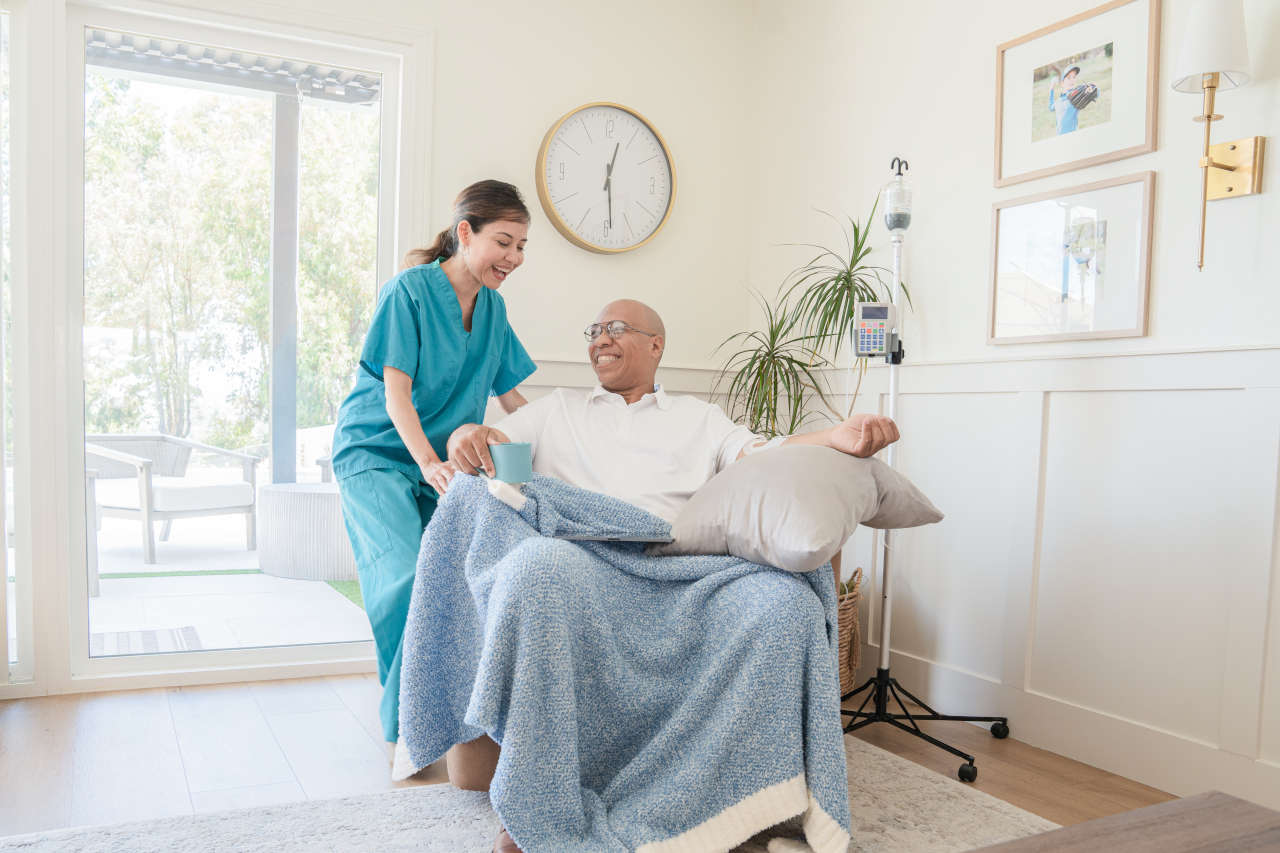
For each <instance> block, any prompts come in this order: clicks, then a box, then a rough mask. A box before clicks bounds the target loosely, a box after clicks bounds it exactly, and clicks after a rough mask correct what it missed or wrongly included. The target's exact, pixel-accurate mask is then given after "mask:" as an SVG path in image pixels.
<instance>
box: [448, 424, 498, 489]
mask: <svg viewBox="0 0 1280 853" xmlns="http://www.w3.org/2000/svg"><path fill="white" fill-rule="evenodd" d="M509 441H511V439H509V438H507V437H506V436H505V435H504V434H503V433H501V432H500V431H498V430H496V429H494V428H493V427H487V426H481V425H480V424H464V425H462V426H460V427H458V428H457V429H455V430H454V431H453V435H451V436H449V446H448V448H447V450H448V453H449V461H450V462H452V463H453V464H454V465H457V466H458V470H459V471H461V472H462V473H464V474H474V473H476V469H480V468H482V469H484V472H485V473H486V474H488V475H489V476H490V477H492V476H493V458H492V457H490V456H489V445H491V444H506V443H507V442H509Z"/></svg>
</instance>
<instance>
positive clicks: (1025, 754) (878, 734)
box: [853, 721, 1176, 826]
mask: <svg viewBox="0 0 1280 853" xmlns="http://www.w3.org/2000/svg"><path fill="white" fill-rule="evenodd" d="M1014 724H1015V725H1016V721H1015V723H1014ZM920 728H922V729H923V730H924V731H926V732H928V733H929V734H930V735H933V736H934V737H936V738H938V739H939V740H941V741H944V742H946V743H949V744H951V745H952V746H954V747H956V748H957V749H959V750H962V751H964V752H967V753H969V754H970V755H972V756H973V757H974V759H975V761H974V764H975V765H976V766H977V768H978V778H977V781H975V782H973V783H972V784H973V787H975V788H977V789H978V790H979V791H984V792H986V793H988V794H990V795H991V796H993V797H997V798H999V799H1001V800H1004V801H1005V802H1008V803H1012V804H1013V805H1015V806H1017V807H1018V808H1020V809H1026V810H1027V811H1029V812H1035V813H1036V814H1038V815H1040V816H1041V817H1043V818H1046V819H1048V820H1051V821H1053V822H1054V823H1059V824H1062V825H1063V826H1067V825H1069V824H1073V823H1083V822H1084V821H1086V820H1093V819H1094V818H1099V817H1106V816H1107V815H1112V814H1117V813H1119V812H1127V811H1131V810H1133V809H1140V808H1143V807H1144V806H1150V805H1154V804H1156V803H1163V802H1165V801H1166V800H1173V799H1176V797H1174V796H1173V795H1172V794H1169V793H1166V792H1164V791H1161V790H1158V789H1156V788H1152V787H1150V786H1148V785H1143V784H1142V783H1140V782H1135V781H1133V780H1132V779H1126V778H1125V777H1124V776H1117V775H1116V774H1114V773H1108V772H1107V771H1105V770H1099V769H1098V768H1096V767H1093V766H1090V765H1088V764H1082V763H1081V762H1079V761H1073V760H1072V759H1070V758H1064V757H1063V756H1061V755H1058V754H1056V753H1053V752H1047V751H1045V750H1043V749H1037V748H1036V747H1034V746H1029V745H1027V744H1025V743H1023V742H1021V741H1019V740H1016V739H1015V738H1014V734H1016V732H1014V733H1013V734H1011V735H1010V736H1009V737H1008V738H1005V739H1004V740H997V739H996V738H994V737H992V736H991V732H990V731H989V730H988V729H985V728H979V727H977V726H974V725H970V724H969V723H944V722H936V723H921V724H920ZM853 736H854V737H856V738H860V739H862V740H864V741H866V742H867V743H870V744H874V745H876V746H878V747H880V748H881V749H886V750H888V751H889V752H892V753H894V754H895V755H900V756H902V757H903V758H908V759H910V760H912V761H914V762H915V763H916V764H919V765H922V766H924V767H928V768H930V769H931V770H936V771H938V772H939V773H942V774H944V775H946V776H950V777H951V778H952V779H955V778H956V771H957V770H958V769H959V768H960V765H961V764H962V763H964V762H963V761H961V760H960V759H959V758H956V757H955V756H953V755H952V754H951V753H949V752H945V751H943V750H941V749H939V748H938V747H936V746H934V745H933V744H930V743H928V742H926V741H923V740H921V739H920V738H917V737H915V736H913V735H909V734H907V733H906V732H904V731H900V730H899V729H896V728H894V727H893V726H890V725H886V724H884V723H875V724H873V725H870V726H866V727H864V728H861V729H859V730H858V731H856V732H854V733H853Z"/></svg>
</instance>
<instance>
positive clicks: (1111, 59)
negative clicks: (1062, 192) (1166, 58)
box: [995, 0, 1161, 187]
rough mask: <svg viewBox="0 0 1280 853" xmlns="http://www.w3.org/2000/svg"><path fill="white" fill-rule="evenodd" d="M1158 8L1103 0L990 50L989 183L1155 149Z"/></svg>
mask: <svg viewBox="0 0 1280 853" xmlns="http://www.w3.org/2000/svg"><path fill="white" fill-rule="evenodd" d="M1160 5H1161V0H1111V2H1108V3H1104V4H1103V5H1101V6H1098V7H1096V8H1094V9H1090V10H1088V11H1086V12H1081V13H1080V14H1078V15H1074V16H1072V17H1070V18H1067V19H1065V20H1062V21H1059V22H1057V23H1056V24H1051V25H1050V26H1047V27H1043V28H1041V29H1039V30H1036V31H1035V32H1032V33H1028V34H1027V35H1024V36H1021V37H1020V38H1016V39H1013V40H1011V41H1007V42H1004V43H1003V44H1001V45H999V46H998V47H997V48H996V121H995V141H996V144H995V185H996V186H997V187H1004V186H1009V185H1011V184H1017V183H1021V182H1023V181H1030V180H1034V179H1036V178H1043V177H1046V176H1048V175H1057V174H1060V173H1062V172H1068V171H1071V170H1073V169H1081V168H1084V167H1086V166H1096V165H1098V164H1099V163H1109V162H1111V161H1113V160H1121V159H1123V158H1125V157H1133V156H1135V155H1138V154H1145V153H1147V152H1150V151H1154V150H1155V149H1156V105H1157V101H1158V90H1157V86H1158V84H1159V80H1158V77H1159V67H1160Z"/></svg>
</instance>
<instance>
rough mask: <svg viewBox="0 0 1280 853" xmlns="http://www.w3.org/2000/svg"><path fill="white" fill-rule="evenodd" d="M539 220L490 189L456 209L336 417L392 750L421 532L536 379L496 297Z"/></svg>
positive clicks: (389, 302) (479, 186) (401, 280)
mask: <svg viewBox="0 0 1280 853" xmlns="http://www.w3.org/2000/svg"><path fill="white" fill-rule="evenodd" d="M528 232H529V211H528V208H526V207H525V204H524V200H523V199H522V198H521V197H520V192H519V190H517V189H516V188H515V187H514V186H512V185H511V184H506V183H502V182H501V181H480V182H479V183H476V184H472V185H471V186H469V187H467V188H466V189H465V190H463V191H462V193H461V194H460V195H459V196H458V198H457V200H456V201H455V202H454V215H453V224H452V226H451V227H449V228H448V229H446V230H445V231H442V232H440V235H439V236H438V237H437V238H436V241H435V244H434V245H432V246H431V247H430V248H428V249H415V250H414V251H412V252H410V253H409V255H408V256H407V257H406V258H405V264H406V269H404V270H403V271H401V273H400V274H399V275H397V276H396V277H395V278H393V279H391V280H390V281H389V282H387V283H386V284H385V285H384V286H383V288H382V292H381V293H380V294H379V296H378V306H377V308H376V309H375V310H374V314H373V320H372V322H371V323H370V326H369V333H368V335H367V336H366V337H365V342H364V349H363V350H362V352H361V354H360V365H359V369H358V370H357V371H356V384H355V389H354V390H353V391H352V392H351V394H350V395H349V396H348V397H347V399H346V400H345V401H344V402H343V404H342V408H341V409H340V410H339V412H338V424H337V429H336V431H335V433H334V439H333V473H334V475H335V477H336V478H337V480H338V488H339V491H340V492H341V494H342V515H343V519H344V520H345V522H346V527H347V535H348V536H349V537H350V538H351V547H352V549H353V550H354V552H355V558H356V567H357V569H358V570H359V574H360V591H361V593H362V595H363V596H364V606H365V611H366V612H367V613H368V615H369V624H370V626H371V627H372V628H373V641H374V645H375V647H376V649H377V656H378V680H379V681H380V682H381V683H382V687H383V694H382V704H381V708H380V716H381V718H382V729H383V733H384V734H385V736H386V738H387V741H388V742H391V743H395V742H396V741H397V740H398V735H399V719H398V715H399V706H400V649H401V640H402V638H403V635H404V626H405V621H406V620H407V619H408V615H409V597H410V593H411V592H412V590H413V578H414V573H415V569H416V564H417V559H418V546H419V543H420V541H421V539H422V531H423V530H424V529H425V528H426V526H427V522H428V521H430V520H431V514H432V513H433V512H434V511H435V507H436V500H437V499H438V498H439V496H440V495H441V494H443V493H444V491H445V489H446V488H447V487H448V484H449V479H450V478H451V477H452V476H453V474H454V473H455V472H456V471H457V470H458V469H457V468H456V467H455V466H454V465H452V464H451V463H450V462H448V461H446V458H445V457H446V453H447V451H446V449H445V448H446V442H447V441H448V440H449V435H450V434H451V433H452V432H453V431H454V430H455V429H457V428H458V427H460V426H462V425H463V424H465V423H482V422H483V421H484V412H485V406H486V404H487V402H488V398H489V396H490V395H491V394H492V395H494V396H496V397H497V398H498V402H499V403H500V404H501V405H502V408H503V409H504V410H505V411H507V412H513V411H515V410H516V409H517V408H518V407H520V406H522V405H524V403H525V399H524V397H522V396H521V395H520V392H519V391H517V390H516V386H517V385H519V384H520V382H522V381H524V380H525V379H526V378H528V377H529V375H530V374H532V373H533V371H534V370H535V366H534V363H533V361H532V359H530V358H529V354H528V353H526V352H525V349H524V347H523V346H522V345H521V344H520V340H519V339H518V338H517V337H516V333H515V332H514V331H513V330H512V328H511V325H510V323H508V322H507V308H506V304H505V303H504V302H503V300H502V297H501V296H499V295H498V288H499V287H501V286H502V283H503V281H505V280H506V278H507V276H509V275H510V274H511V273H512V272H513V271H514V270H515V269H516V267H518V266H520V264H521V263H522V262H523V261H524V246H525V241H526V238H527V236H528Z"/></svg>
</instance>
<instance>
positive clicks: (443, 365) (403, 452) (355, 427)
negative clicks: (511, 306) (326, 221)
mask: <svg viewBox="0 0 1280 853" xmlns="http://www.w3.org/2000/svg"><path fill="white" fill-rule="evenodd" d="M384 367H394V368H397V369H398V370H402V371H404V372H405V373H407V374H408V375H409V376H410V378H412V379H413V385H412V389H411V392H410V398H411V399H412V401H413V407H414V409H416V410H417V412H418V417H419V418H420V419H421V421H422V431H423V432H425V433H426V435H427V439H428V440H429V441H430V442H431V446H432V447H433V448H435V451H436V454H437V455H438V456H439V457H440V458H441V459H444V458H445V453H446V449H445V446H446V443H447V442H448V440H449V436H450V435H451V434H452V433H453V431H454V430H455V429H457V428H458V427H460V426H462V425H463V424H468V423H476V424H478V423H481V422H483V420H484V411H485V406H486V404H487V403H488V398H489V395H490V394H493V395H494V396H500V395H502V394H505V393H507V392H508V391H510V390H511V389H513V388H515V387H516V386H517V385H519V384H520V383H521V382H522V381H524V380H525V379H527V378H528V377H529V376H530V375H531V374H532V373H533V372H534V370H536V369H537V366H536V365H535V364H534V363H533V359H531V358H529V354H528V353H527V352H525V349H524V346H523V345H521V343H520V339H519V338H517V337H516V333H515V331H514V330H512V328H511V325H510V323H508V322H507V306H506V303H505V302H503V301H502V297H501V296H499V295H498V293H497V291H495V290H491V289H489V288H487V287H482V288H480V292H479V293H478V294H477V295H476V307H475V311H474V312H473V313H472V316H471V331H470V332H468V331H466V330H465V329H463V327H462V306H461V305H459V304H458V297H457V294H455V293H454V290H453V286H452V285H451V284H449V278H448V276H446V275H445V274H444V271H443V270H441V269H440V262H439V261H435V262H433V263H430V264H423V265H421V266H416V267H411V268H409V269H407V270H404V271H403V272H401V273H400V274H399V275H397V276H396V277H395V278H393V279H391V280H390V281H389V282H387V283H386V285H384V286H383V288H382V293H380V294H379V295H378V306H377V308H376V309H374V312H373V320H372V322H371V323H370V324H369V333H368V335H367V336H366V337H365V340H364V349H363V350H362V351H361V353H360V366H359V369H358V370H357V371H356V385H355V389H354V390H352V392H351V393H350V394H349V395H348V396H347V399H346V400H345V401H343V403H342V407H341V408H340V409H339V410H338V424H337V428H336V429H335V431H334V436H333V473H334V476H336V477H338V478H342V477H350V476H351V475H352V474H356V473H359V472H360V471H365V470H368V469H370V468H394V469H397V470H401V471H404V472H405V473H407V474H409V475H410V476H412V477H415V478H419V479H420V478H421V473H420V471H419V469H418V465H417V463H415V462H414V461H413V457H412V456H410V455H409V449H408V448H407V447H405V446H404V442H403V441H401V440H400V435H399V433H397V432H396V428H395V425H394V424H392V423H391V418H390V416H388V415H387V394H386V389H385V388H384V386H383V382H382V369H383V368H384Z"/></svg>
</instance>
